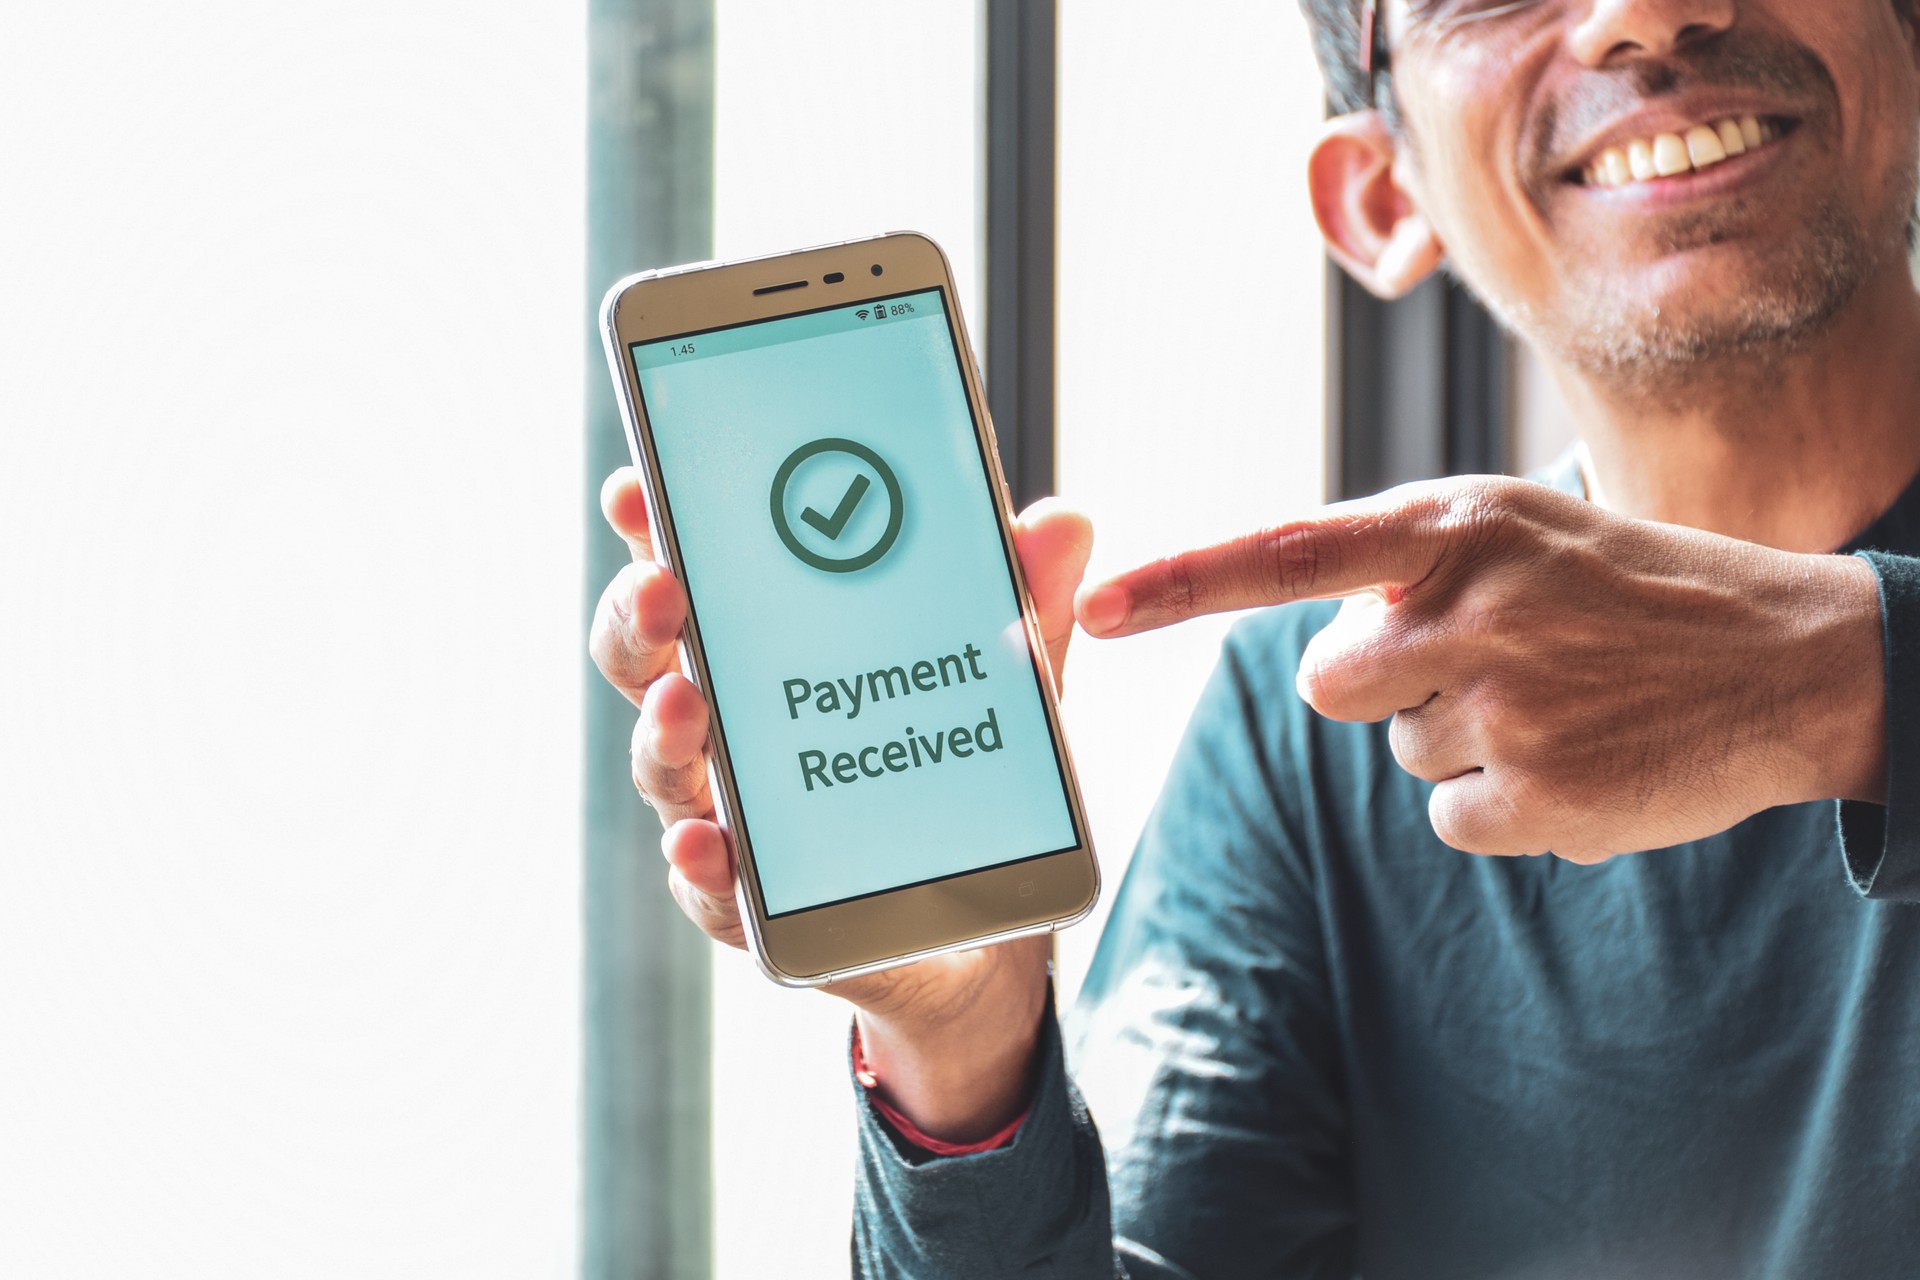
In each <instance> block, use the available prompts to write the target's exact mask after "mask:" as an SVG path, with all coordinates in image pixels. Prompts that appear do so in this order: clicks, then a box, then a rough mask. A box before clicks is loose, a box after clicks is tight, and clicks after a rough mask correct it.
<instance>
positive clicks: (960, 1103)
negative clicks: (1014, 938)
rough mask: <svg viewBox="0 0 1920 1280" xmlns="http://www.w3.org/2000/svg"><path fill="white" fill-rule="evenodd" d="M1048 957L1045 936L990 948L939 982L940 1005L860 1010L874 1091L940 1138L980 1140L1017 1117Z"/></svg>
mask: <svg viewBox="0 0 1920 1280" xmlns="http://www.w3.org/2000/svg"><path fill="white" fill-rule="evenodd" d="M1050 952H1051V941H1050V939H1048V938H1030V939H1022V940H1020V941H1018V942H1013V943H1005V944H1002V945H1001V946H998V947H993V948H988V949H986V950H984V951H981V952H976V953H973V954H971V955H969V956H966V957H960V958H959V959H962V960H966V961H973V962H974V964H973V965H971V966H970V968H971V969H972V972H969V973H968V974H967V975H966V979H967V980H966V981H965V982H964V983H962V984H960V985H958V986H957V987H952V988H945V987H944V984H943V988H944V989H943V990H942V991H941V997H942V998H941V999H940V1000H939V1001H937V1002H935V1001H932V1000H903V1001H895V1002H888V1003H887V1005H885V1006H882V1007H879V1008H875V1007H862V1008H860V1009H859V1010H858V1011H857V1013H856V1015H855V1018H856V1022H857V1027H858V1032H857V1033H858V1035H859V1037H860V1044H861V1048H862V1056H863V1058H864V1061H865V1065H866V1066H867V1067H868V1068H869V1069H870V1071H871V1075H872V1079H874V1080H875V1081H876V1084H875V1085H874V1092H875V1094H876V1095H877V1096H878V1097H879V1098H881V1099H883V1100H884V1101H885V1102H886V1103H887V1104H888V1105H889V1106H890V1107H891V1108H893V1109H894V1110H895V1111H897V1112H899V1113H900V1114H901V1115H903V1116H904V1117H906V1118H907V1119H908V1120H909V1121H910V1122H911V1123H912V1124H913V1125H914V1126H915V1127H916V1128H917V1129H919V1130H920V1131H921V1132H923V1133H925V1134H927V1135H929V1136H931V1137H933V1138H936V1139H938V1140H940V1141H942V1142H950V1143H960V1144H965V1143H974V1142H978V1141H980V1140H982V1139H984V1138H986V1137H988V1136H990V1135H992V1134H994V1133H996V1132H999V1131H1000V1130H1002V1129H1004V1128H1005V1127H1006V1126H1007V1125H1008V1124H1009V1123H1011V1122H1012V1121H1013V1120H1015V1119H1017V1118H1018V1117H1019V1116H1020V1115H1021V1114H1022V1113H1023V1112H1024V1111H1025V1110H1026V1108H1027V1105H1028V1103H1029V1101H1030V1096H1031V1093H1032V1075H1033V1060H1034V1055H1035V1052H1036V1050H1037V1048H1038V1045H1039V1035H1040V1026H1041V1022H1042V1020H1043V1017H1044V1015H1045V1012H1046V1002H1047V1000H1048V999H1049V998H1050V995H1051V985H1050V983H1049V981H1048V976H1047V957H1048V955H1049V954H1050ZM936 963H937V962H936Z"/></svg>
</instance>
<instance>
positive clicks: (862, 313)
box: [853, 307, 873, 320]
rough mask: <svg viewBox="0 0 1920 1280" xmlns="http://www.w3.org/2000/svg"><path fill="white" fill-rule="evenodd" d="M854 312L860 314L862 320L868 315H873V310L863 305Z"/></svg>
mask: <svg viewBox="0 0 1920 1280" xmlns="http://www.w3.org/2000/svg"><path fill="white" fill-rule="evenodd" d="M853 314H855V315H857V316H859V317H860V318H861V319H862V320H865V319H866V318H867V317H868V316H870V315H872V314H873V312H871V311H869V310H867V308H865V307H862V308H860V309H859V310H858V311H856V312H854V313H853Z"/></svg>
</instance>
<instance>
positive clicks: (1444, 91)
mask: <svg viewBox="0 0 1920 1280" xmlns="http://www.w3.org/2000/svg"><path fill="white" fill-rule="evenodd" d="M1429 65H1430V64H1429ZM1529 83H1530V82H1529V81H1528V79H1527V76H1526V73H1525V67H1524V66H1523V65H1518V64H1516V62H1515V61H1514V60H1513V59H1512V58H1511V57H1507V58H1494V57H1491V56H1472V55H1470V54H1469V55H1466V56H1456V57H1453V58H1451V59H1449V62H1448V66H1447V69H1446V71H1445V72H1444V73H1442V74H1438V75H1430V76H1428V77H1427V79H1426V80H1425V81H1424V82H1423V87H1424V88H1425V89H1426V90H1427V92H1426V93H1425V94H1423V97H1422V100H1421V101H1419V102H1417V103H1413V104H1409V111H1408V118H1407V128H1408V131H1409V134H1410V139H1409V141H1410V145H1411V149H1412V151H1413V154H1414V162H1413V166H1412V170H1413V171H1412V173H1411V174H1410V176H1409V179H1408V189H1409V190H1410V191H1412V192H1413V193H1414V199H1415V203H1416V204H1418V205H1419V207H1420V209H1421V211H1422V212H1424V213H1425V214H1426V215H1427V217H1428V218H1429V220H1430V221H1431V222H1432V223H1433V226H1434V230H1435V232H1436V233H1437V234H1438V235H1439V237H1440V241H1441V243H1442V244H1443V245H1444V246H1445V247H1446V250H1447V258H1448V261H1449V264H1450V265H1451V266H1452V268H1453V270H1454V271H1455V272H1457V273H1458V274H1459V275H1460V276H1461V277H1463V278H1464V279H1465V280H1466V281H1467V283H1468V284H1470V285H1471V286H1473V288H1474V289H1475V290H1476V291H1478V292H1479V293H1481V294H1482V295H1483V296H1486V297H1489V298H1491V299H1496V300H1511V301H1529V300H1531V298H1532V295H1533V294H1534V293H1535V292H1536V291H1537V288H1538V285H1539V282H1540V280H1541V279H1542V278H1543V274H1544V272H1545V271H1546V255H1545V248H1546V244H1547V235H1546V227H1545V223H1544V221H1543V219H1542V217H1541V213H1540V210H1539V209H1538V208H1537V207H1536V205H1535V204H1534V201H1533V200H1532V198H1531V197H1530V196H1529V195H1528V194H1527V192H1526V191H1525V190H1524V189H1523V188H1522V187H1521V185H1520V181H1519V176H1518V171H1517V164H1518V156H1519V139H1518V130H1519V122H1520V121H1521V120H1522V119H1523V118H1524V116H1525V104H1526V102H1527V101H1528V85H1529Z"/></svg>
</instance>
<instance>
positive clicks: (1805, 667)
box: [1792, 555, 1887, 804]
mask: <svg viewBox="0 0 1920 1280" xmlns="http://www.w3.org/2000/svg"><path fill="white" fill-rule="evenodd" d="M1804 559H1805V560H1807V561H1810V562H1812V565H1811V570H1810V574H1809V578H1810V580H1811V581H1813V582H1815V583H1817V584H1819V587H1818V589H1817V590H1815V591H1813V592H1812V593H1811V604H1810V605H1809V606H1808V608H1807V609H1806V610H1805V615H1804V621H1805V624H1806V625H1804V626H1803V627H1801V628H1800V639H1799V643H1798V645H1797V646H1796V654H1795V662H1796V664H1797V665H1798V667H1799V669H1800V670H1801V671H1802V672H1804V673H1806V674H1807V675H1808V676H1809V677H1810V679H1808V680H1806V681H1804V682H1802V697H1801V699H1800V702H1801V714H1800V715H1799V716H1798V717H1797V720H1798V724H1797V726H1796V728H1797V732H1796V733H1795V735H1794V737H1795V739H1796V741H1797V744H1798V746H1799V751H1798V753H1797V754H1798V755H1799V756H1800V757H1801V759H1802V760H1803V761H1804V762H1805V764H1804V771H1803V777H1804V778H1805V779H1806V780H1807V782H1808V784H1810V785H1808V786H1806V787H1805V789H1804V790H1805V794H1798V795H1795V796H1793V797H1792V798H1793V799H1796V800H1864V801H1868V802H1870V803H1873V804H1885V803H1886V798H1887V794H1886V793H1887V776H1886V773H1887V692H1886V653H1885V648H1884V642H1883V639H1882V619H1881V604H1880V580H1879V578H1878V576H1877V575H1876V574H1875V573H1874V571H1873V567H1872V566H1871V565H1869V564H1868V563H1867V562H1866V561H1864V560H1862V559H1860V558H1859V557H1857V556H1841V555H1826V556H1807V557H1804Z"/></svg>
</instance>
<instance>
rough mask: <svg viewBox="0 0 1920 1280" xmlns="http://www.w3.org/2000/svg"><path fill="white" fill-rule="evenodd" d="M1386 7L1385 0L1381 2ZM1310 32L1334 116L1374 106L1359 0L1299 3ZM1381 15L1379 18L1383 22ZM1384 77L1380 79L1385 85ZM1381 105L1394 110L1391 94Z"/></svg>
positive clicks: (1907, 13) (1900, 8)
mask: <svg viewBox="0 0 1920 1280" xmlns="http://www.w3.org/2000/svg"><path fill="white" fill-rule="evenodd" d="M1892 4H1893V11H1894V12H1895V13H1897V14H1899V15H1900V17H1901V18H1902V19H1903V20H1905V21H1907V22H1910V23H1911V22H1920V0H1892ZM1380 7H1381V8H1383V9H1384V8H1385V7H1386V0H1380ZM1300 12H1301V13H1303V14H1305V15H1306V19H1307V27H1308V28H1309V29H1310V30H1311V31H1312V32H1313V55H1314V57H1316V58H1318V59H1319V61H1320V75H1321V78H1322V79H1324V80H1325V81H1326V86H1327V102H1328V105H1329V106H1331V107H1332V109H1333V114H1334V115H1345V114H1347V113H1348V112H1349V111H1360V110H1364V109H1365V108H1367V107H1371V106H1374V105H1376V104H1375V103H1373V102H1372V101H1370V100H1369V96H1368V86H1367V76H1366V73H1365V72H1363V71H1361V70H1360V0H1300ZM1384 18H1385V15H1384V14H1382V15H1381V17H1380V18H1379V19H1376V20H1384ZM1384 82H1385V77H1382V83H1383V84H1384ZM1387 99H1388V100H1387V102H1386V103H1384V104H1381V105H1384V106H1385V107H1386V108H1387V110H1388V111H1389V113H1391V111H1392V109H1393V102H1392V94H1391V93H1389V94H1387Z"/></svg>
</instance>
